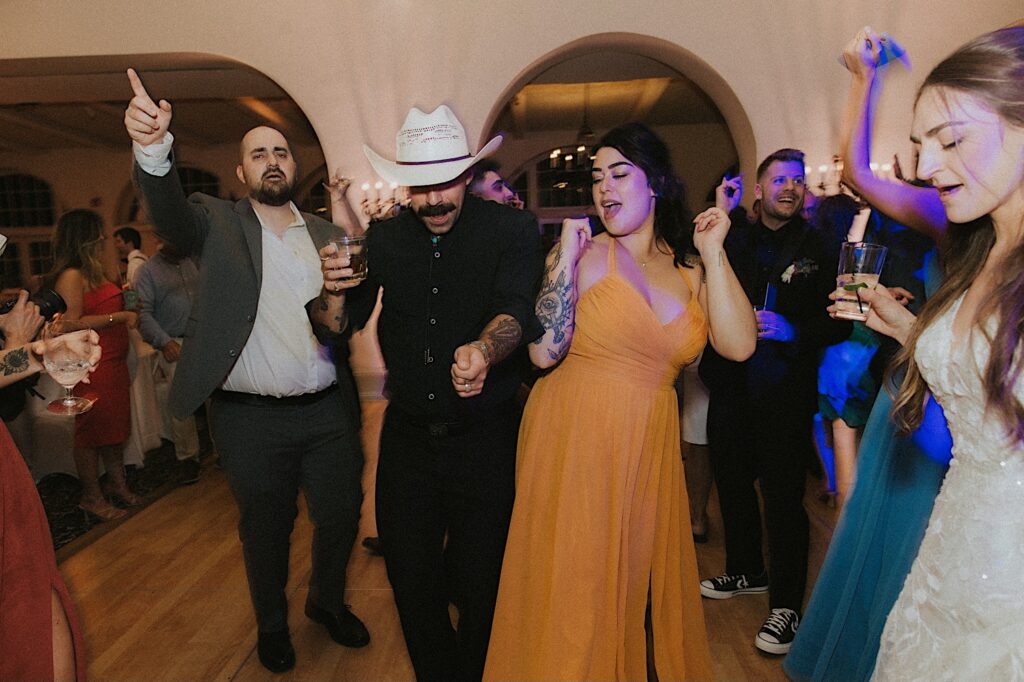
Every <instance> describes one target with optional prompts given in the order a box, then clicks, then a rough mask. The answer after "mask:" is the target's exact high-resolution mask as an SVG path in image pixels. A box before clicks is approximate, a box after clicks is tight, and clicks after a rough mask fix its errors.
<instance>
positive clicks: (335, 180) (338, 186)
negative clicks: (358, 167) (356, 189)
mask: <svg viewBox="0 0 1024 682" xmlns="http://www.w3.org/2000/svg"><path fill="white" fill-rule="evenodd" d="M323 184H324V189H326V190H327V192H328V194H330V195H331V200H332V201H333V200H334V199H335V197H337V199H341V198H342V197H344V196H345V192H347V191H348V188H349V186H350V185H351V184H352V178H350V177H346V176H344V175H342V174H341V169H340V168H339V169H338V171H337V172H336V173H335V174H334V175H332V176H331V177H330V179H329V180H328V181H327V182H325V183H323Z"/></svg>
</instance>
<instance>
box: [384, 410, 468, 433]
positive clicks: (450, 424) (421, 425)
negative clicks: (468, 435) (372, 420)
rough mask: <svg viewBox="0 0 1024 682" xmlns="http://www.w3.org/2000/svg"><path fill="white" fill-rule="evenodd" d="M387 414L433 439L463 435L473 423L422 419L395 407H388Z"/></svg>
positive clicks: (436, 418) (430, 418) (435, 418)
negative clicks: (421, 430)
mask: <svg viewBox="0 0 1024 682" xmlns="http://www.w3.org/2000/svg"><path fill="white" fill-rule="evenodd" d="M388 414H389V415H391V416H394V417H398V419H400V420H401V421H403V422H405V423H406V424H407V425H409V426H414V427H416V428H418V429H424V430H425V431H426V432H427V433H428V434H430V435H431V436H434V437H435V438H444V437H445V436H457V435H459V434H460V433H465V432H466V431H468V430H469V429H470V428H472V426H473V423H471V422H466V421H460V420H452V419H440V418H438V417H423V416H418V415H414V414H410V413H408V412H406V411H405V410H403V409H401V408H398V407H396V406H395V405H388Z"/></svg>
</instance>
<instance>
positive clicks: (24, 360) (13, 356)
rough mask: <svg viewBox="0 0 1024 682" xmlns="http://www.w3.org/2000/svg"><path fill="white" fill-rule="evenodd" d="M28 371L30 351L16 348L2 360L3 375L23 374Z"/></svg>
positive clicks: (0, 365)
mask: <svg viewBox="0 0 1024 682" xmlns="http://www.w3.org/2000/svg"><path fill="white" fill-rule="evenodd" d="M27 369H28V351H27V350H26V349H24V348H15V349H14V350H12V351H11V352H10V353H8V354H7V355H5V356H4V357H3V358H0V372H2V373H3V375H4V376H5V377H6V376H10V375H12V374H21V373H22V372H24V371H25V370H27Z"/></svg>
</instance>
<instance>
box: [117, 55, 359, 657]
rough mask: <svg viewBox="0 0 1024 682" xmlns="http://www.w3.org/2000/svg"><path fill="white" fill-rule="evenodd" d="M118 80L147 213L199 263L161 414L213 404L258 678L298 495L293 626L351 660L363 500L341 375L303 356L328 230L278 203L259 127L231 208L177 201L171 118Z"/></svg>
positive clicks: (347, 391)
mask: <svg viewBox="0 0 1024 682" xmlns="http://www.w3.org/2000/svg"><path fill="white" fill-rule="evenodd" d="M128 77H129V80H130V82H131V85H132V89H133V91H134V97H133V98H132V100H131V103H130V104H129V106H128V109H127V111H126V113H125V127H126V128H127V130H128V134H129V135H130V137H131V138H132V140H133V141H134V145H133V146H134V150H135V160H136V164H135V171H134V178H135V182H136V184H137V186H138V188H139V190H140V191H141V193H142V195H143V198H144V199H145V204H146V209H147V212H148V214H149V216H150V219H151V220H152V221H153V223H154V225H155V227H156V232H157V234H158V235H159V237H160V238H161V239H162V240H164V241H165V242H167V243H169V244H171V245H173V247H174V249H175V250H176V251H177V252H179V253H182V254H186V255H193V254H194V255H197V256H200V257H201V258H200V260H201V263H202V265H201V267H200V284H199V294H198V300H197V301H196V302H195V305H194V306H193V309H192V314H191V318H190V320H189V323H188V328H187V329H186V331H185V340H184V343H183V344H182V353H181V359H180V361H179V366H178V370H177V373H176V376H175V379H174V384H173V386H172V389H171V409H172V412H173V414H174V415H175V416H176V417H178V418H183V417H185V416H187V415H190V414H191V413H192V412H193V411H195V409H196V408H197V407H198V406H199V405H200V404H202V403H203V401H204V400H206V399H207V398H212V399H211V402H210V430H211V434H212V436H213V439H214V441H215V443H216V446H217V450H218V452H219V453H220V460H221V463H222V465H223V468H224V472H225V474H226V476H227V479H228V483H229V484H230V485H231V490H232V492H233V494H234V496H235V500H236V502H237V503H238V509H239V513H240V520H239V537H240V538H241V541H242V550H243V554H244V557H245V567H246V575H247V577H248V580H249V592H250V596H251V598H252V603H253V607H254V609H255V612H256V620H257V625H258V630H259V639H258V644H257V650H258V654H259V659H260V662H261V663H262V664H263V665H264V666H265V667H266V668H267V669H269V670H271V671H272V672H284V671H286V670H289V669H291V668H292V667H293V666H294V665H295V651H294V650H293V648H292V645H291V640H290V637H289V633H288V620H287V601H286V597H285V585H286V583H287V580H288V553H289V537H290V535H291V531H292V527H293V525H294V521H295V516H296V514H297V507H296V498H297V496H298V491H299V488H300V487H301V488H302V489H303V490H304V491H305V496H306V500H307V503H308V505H309V514H310V518H311V519H312V521H313V524H314V526H315V530H314V534H313V549H312V552H313V556H312V564H313V574H312V578H311V579H310V587H309V596H308V599H307V601H306V608H305V610H306V615H307V616H308V617H309V618H311V619H312V620H314V621H316V622H319V623H322V624H324V625H325V626H326V628H327V630H328V632H329V633H330V635H331V637H332V638H333V639H334V640H335V641H336V642H338V643H339V644H342V645H344V646H350V647H359V646H365V645H366V644H368V643H369V641H370V636H369V633H367V631H366V628H365V627H364V626H363V624H362V623H361V622H360V621H359V619H358V618H356V617H355V616H354V615H353V614H352V613H350V612H349V610H348V609H347V607H346V606H345V604H344V593H345V569H346V566H347V564H348V557H349V553H350V551H351V548H352V544H353V543H354V542H355V537H356V531H357V526H358V521H359V506H360V503H361V499H362V494H361V490H360V472H361V469H362V451H361V449H360V442H359V431H358V428H359V427H358V424H359V418H358V414H359V405H358V400H357V398H356V393H355V390H354V385H353V382H352V377H351V373H350V372H349V370H348V366H347V364H345V363H344V362H342V363H339V364H338V365H337V366H336V365H335V362H334V359H333V358H332V356H331V353H330V350H329V349H328V348H327V347H326V346H322V345H320V344H319V343H318V342H317V340H316V338H315V337H314V335H313V332H312V328H311V325H310V322H309V318H308V316H307V313H306V309H305V304H306V303H307V302H309V301H310V300H312V299H314V298H316V296H317V294H318V293H319V291H320V288H321V285H322V278H321V275H320V258H319V255H318V253H317V251H318V249H320V248H322V247H323V246H324V245H325V244H326V243H327V242H328V241H329V239H330V238H332V237H337V236H340V235H341V234H342V231H341V230H340V229H339V228H337V227H335V226H333V225H331V224H330V223H327V222H325V221H324V220H321V219H319V218H316V217H315V216H312V215H308V214H302V213H300V212H299V211H298V209H297V208H296V207H295V204H294V203H292V201H291V193H292V189H293V187H294V185H295V179H296V173H297V167H296V163H295V159H294V158H293V156H292V153H291V149H290V147H289V146H288V141H287V140H286V139H285V138H284V136H283V135H282V134H281V133H280V132H278V131H276V130H274V129H272V128H266V127H259V128H254V129H252V130H250V131H249V132H248V133H246V135H245V137H243V138H242V143H241V148H240V151H241V162H240V163H239V165H238V168H237V176H238V179H239V181H241V182H242V183H243V184H245V185H246V187H247V190H248V196H247V197H246V198H245V199H242V200H241V201H239V202H237V203H234V202H229V201H224V200H221V199H217V198H215V197H211V196H207V195H204V194H194V195H192V197H190V198H188V199H186V197H185V194H184V192H183V190H182V188H181V184H180V183H179V181H178V174H177V173H176V172H175V170H174V167H173V161H172V159H171V145H172V142H173V137H172V135H171V134H170V132H169V131H168V129H169V127H170V122H171V105H170V104H169V103H168V102H167V101H166V100H161V101H160V103H159V105H157V104H156V103H154V102H153V100H152V99H151V98H150V97H149V95H148V94H147V93H146V90H145V88H144V87H143V85H142V82H141V81H140V80H139V78H138V76H137V75H136V74H135V72H134V71H133V70H131V69H129V71H128Z"/></svg>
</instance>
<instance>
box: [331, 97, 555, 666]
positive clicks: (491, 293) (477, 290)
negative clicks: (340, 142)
mask: <svg viewBox="0 0 1024 682" xmlns="http://www.w3.org/2000/svg"><path fill="white" fill-rule="evenodd" d="M500 142H501V138H500V137H499V138H495V139H493V140H491V141H490V142H489V143H488V144H487V145H485V146H484V147H483V148H482V149H481V150H480V151H479V152H478V153H477V154H476V155H473V154H471V153H470V152H469V147H468V143H467V141H466V134H465V130H464V129H463V128H462V124H461V123H459V121H458V119H456V118H455V114H454V113H452V111H451V110H450V109H448V107H446V106H441V107H438V108H437V109H436V110H435V111H433V112H431V113H430V114H425V113H423V112H422V111H420V110H418V109H413V110H412V111H410V112H409V116H408V118H407V119H406V121H405V125H404V126H403V127H402V130H401V131H400V132H399V133H398V155H397V157H398V161H397V162H392V161H388V160H385V159H383V158H382V157H380V156H378V155H376V154H374V153H373V152H372V150H369V149H368V148H364V150H365V151H366V154H367V156H368V157H369V159H370V162H371V163H372V164H373V167H374V169H375V170H376V171H377V173H378V174H379V175H380V176H381V177H383V178H384V179H385V180H387V181H390V182H395V183H398V184H400V185H403V186H408V187H409V193H410V210H408V211H403V212H402V213H401V214H399V215H398V216H397V217H395V218H393V219H391V220H388V221H384V222H381V223H377V224H375V225H374V226H373V227H372V228H370V229H369V230H368V231H367V253H368V268H369V275H368V277H367V279H366V281H365V282H363V283H361V284H359V285H358V286H355V287H354V288H350V287H352V286H353V285H354V283H351V282H345V281H344V279H343V278H344V277H346V276H348V275H349V274H350V273H351V269H350V268H349V267H348V261H347V258H345V257H344V256H342V257H340V258H339V257H335V254H334V251H333V247H328V249H326V250H325V251H322V252H321V254H322V255H323V256H325V257H326V258H327V260H326V261H325V262H324V291H323V293H322V294H321V299H320V302H319V305H318V304H314V306H313V307H312V310H313V315H314V320H316V321H317V323H316V325H315V327H319V328H320V329H321V331H322V332H325V333H334V334H338V333H341V332H343V331H348V330H351V329H358V328H360V327H362V326H363V325H364V324H366V321H367V319H368V318H369V316H370V312H371V310H372V309H373V305H374V303H375V302H376V300H377V292H378V290H379V289H381V288H383V292H384V293H383V298H382V312H381V315H380V321H379V323H378V328H377V333H378V336H379V337H380V345H381V351H382V353H383V355H384V362H385V364H387V367H388V381H387V392H388V396H389V398H390V404H389V405H388V410H387V414H386V415H385V417H384V425H383V427H382V430H381V437H380V460H379V462H378V465H377V527H378V530H379V531H380V540H381V543H382V545H383V549H384V560H385V562H386V564H387V570H388V578H389V580H390V581H391V586H392V587H393V588H394V595H395V604H396V606H397V607H398V615H399V617H400V619H401V622H402V632H403V633H404V635H405V642H406V645H407V647H408V649H409V657H410V658H411V660H412V664H413V668H414V670H415V671H416V678H417V679H419V680H479V679H480V678H481V676H482V675H483V669H484V661H485V660H486V655H487V644H488V640H489V638H490V631H491V621H492V620H493V617H494V604H495V601H496V599H497V592H498V578H499V576H500V573H501V562H502V558H503V555H504V550H505V539H506V537H507V535H508V525H509V520H510V518H511V515H512V502H513V497H514V486H515V453H516V438H517V434H518V431H519V419H520V410H519V406H518V404H517V401H516V392H517V391H518V389H519V371H518V369H519V365H518V363H516V362H515V361H514V359H513V356H514V354H515V352H516V351H517V349H520V347H521V345H522V343H523V342H524V341H529V340H531V339H533V338H535V337H536V336H538V335H539V333H540V331H541V329H540V328H539V324H538V322H537V320H536V318H535V317H534V314H533V306H534V298H535V296H536V292H537V287H538V284H539V279H540V272H541V253H540V234H539V231H538V229H537V221H536V219H535V218H534V217H533V216H532V215H531V214H530V213H528V212H526V211H521V210H516V209H513V208H509V207H508V206H503V205H501V204H498V203H496V202H493V201H484V200H482V199H479V198H477V197H475V196H472V195H470V194H468V193H467V189H466V185H467V184H468V182H469V173H468V169H469V168H470V166H471V165H472V164H473V163H474V162H475V161H476V160H478V159H480V158H483V157H485V156H486V155H487V154H489V153H491V152H492V151H493V150H494V149H496V148H497V146H498V144H500ZM446 538H447V539H446ZM449 599H451V600H452V601H454V603H455V604H456V605H457V607H458V610H459V619H458V632H456V630H455V628H454V627H453V626H452V622H451V619H450V617H449V612H448V602H449Z"/></svg>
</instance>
